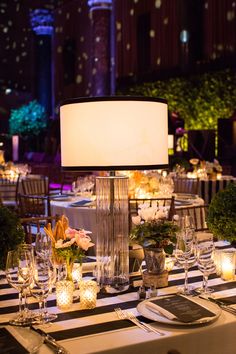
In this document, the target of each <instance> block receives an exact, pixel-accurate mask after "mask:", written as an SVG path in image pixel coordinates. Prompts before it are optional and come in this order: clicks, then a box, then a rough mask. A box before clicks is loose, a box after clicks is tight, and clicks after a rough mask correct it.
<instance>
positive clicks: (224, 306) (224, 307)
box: [199, 296, 236, 316]
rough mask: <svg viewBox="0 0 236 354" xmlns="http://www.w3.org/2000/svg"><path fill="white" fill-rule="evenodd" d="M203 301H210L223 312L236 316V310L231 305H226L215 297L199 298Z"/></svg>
mask: <svg viewBox="0 0 236 354" xmlns="http://www.w3.org/2000/svg"><path fill="white" fill-rule="evenodd" d="M199 297H200V298H201V299H204V300H208V301H211V302H213V303H214V304H216V305H218V306H219V307H220V308H221V309H222V310H224V311H226V312H229V313H231V314H232V315H235V316H236V308H233V307H230V305H227V304H225V303H224V302H223V301H221V300H218V299H214V298H213V297H203V296H199Z"/></svg>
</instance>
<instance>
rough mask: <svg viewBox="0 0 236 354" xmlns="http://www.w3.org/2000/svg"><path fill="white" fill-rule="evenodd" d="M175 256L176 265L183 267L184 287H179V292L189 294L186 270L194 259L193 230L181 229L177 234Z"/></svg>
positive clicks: (192, 263)
mask: <svg viewBox="0 0 236 354" xmlns="http://www.w3.org/2000/svg"><path fill="white" fill-rule="evenodd" d="M175 258H176V261H177V265H179V266H181V267H183V268H184V273H185V279H184V287H183V288H180V289H179V292H180V293H182V294H184V295H191V291H192V289H191V288H190V287H189V285H188V270H189V268H191V267H192V266H193V265H194V263H195V261H196V255H195V247H194V232H193V230H191V229H182V230H181V231H180V232H179V233H178V234H177V241H176V248H175Z"/></svg>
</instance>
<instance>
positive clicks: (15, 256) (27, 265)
mask: <svg viewBox="0 0 236 354" xmlns="http://www.w3.org/2000/svg"><path fill="white" fill-rule="evenodd" d="M33 268H34V259H33V253H32V249H31V248H29V247H19V248H18V249H17V250H14V251H9V252H8V254H7V261H6V278H7V281H8V283H9V284H10V285H11V286H12V287H13V288H15V289H16V290H18V291H19V313H18V314H17V316H16V318H14V319H13V320H11V321H10V324H13V325H17V326H25V325H26V324H28V323H31V318H30V315H29V313H28V311H27V309H26V310H23V302H22V299H23V296H25V299H26V297H27V294H26V293H25V291H26V289H27V288H29V286H30V284H31V283H32V280H33Z"/></svg>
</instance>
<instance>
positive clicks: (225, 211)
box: [207, 183, 236, 242]
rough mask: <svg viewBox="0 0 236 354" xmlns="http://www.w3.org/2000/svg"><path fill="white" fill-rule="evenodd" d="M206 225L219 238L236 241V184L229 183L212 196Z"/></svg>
mask: <svg viewBox="0 0 236 354" xmlns="http://www.w3.org/2000/svg"><path fill="white" fill-rule="evenodd" d="M207 225H208V227H209V230H210V231H211V232H212V233H213V235H214V236H216V237H218V238H219V239H223V240H227V241H230V242H232V241H236V184H234V183H229V184H228V186H227V187H226V188H225V189H224V190H222V191H219V192H218V193H217V194H216V195H215V196H214V197H213V198H212V200H211V203H210V205H209V213H208V217H207Z"/></svg>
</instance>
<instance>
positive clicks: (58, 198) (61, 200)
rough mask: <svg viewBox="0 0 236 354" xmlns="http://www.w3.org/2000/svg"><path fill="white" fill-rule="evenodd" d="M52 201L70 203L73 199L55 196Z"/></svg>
mask: <svg viewBox="0 0 236 354" xmlns="http://www.w3.org/2000/svg"><path fill="white" fill-rule="evenodd" d="M51 199H52V200H54V201H55V202H67V201H68V202H69V201H70V200H72V197H70V196H68V195H55V196H53V197H52V198H51Z"/></svg>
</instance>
